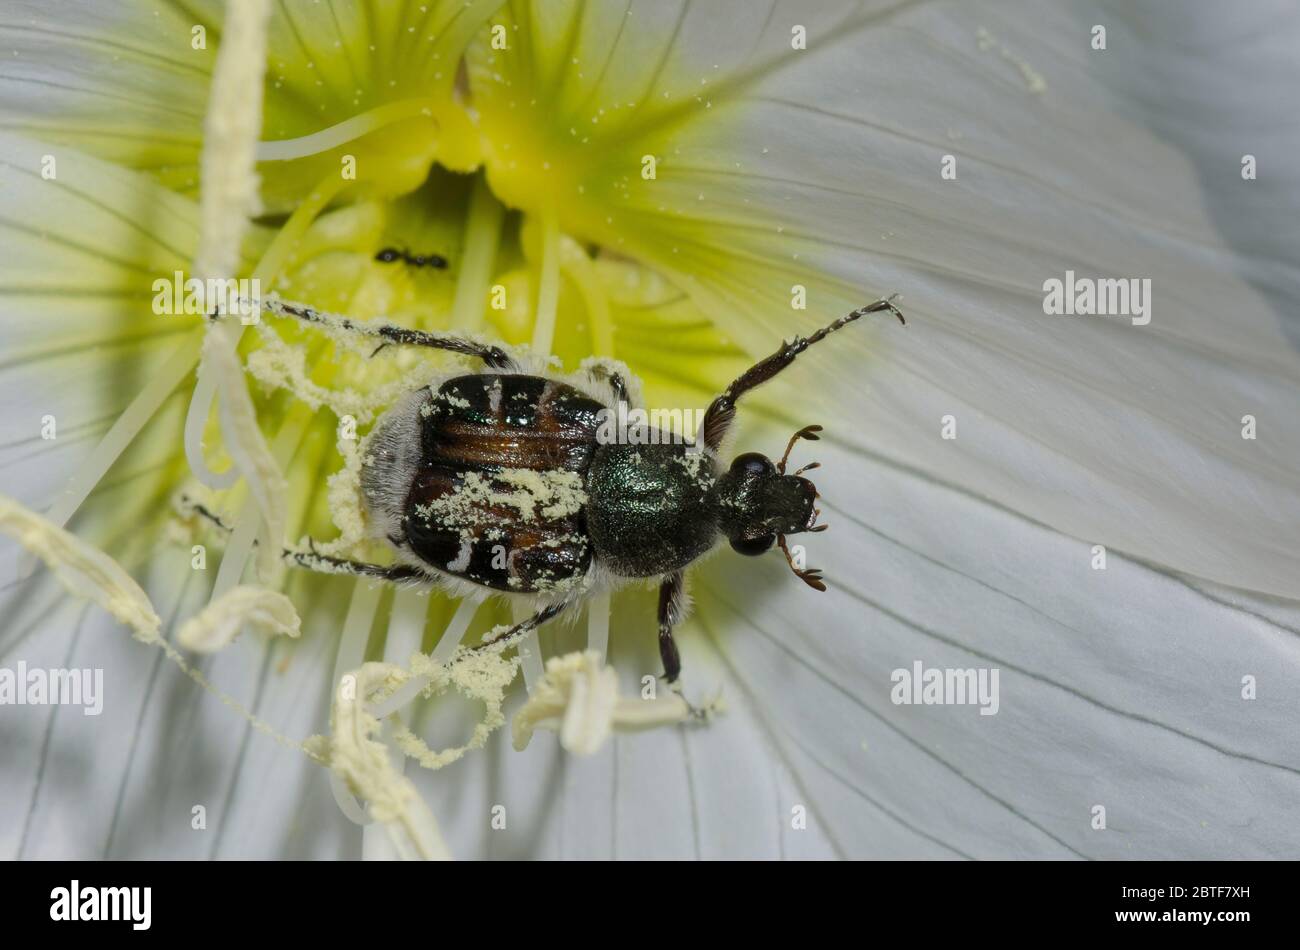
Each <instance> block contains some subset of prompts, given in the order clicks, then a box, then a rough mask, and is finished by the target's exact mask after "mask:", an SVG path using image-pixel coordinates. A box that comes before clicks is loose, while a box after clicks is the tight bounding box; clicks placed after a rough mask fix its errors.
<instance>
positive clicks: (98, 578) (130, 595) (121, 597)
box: [0, 495, 324, 762]
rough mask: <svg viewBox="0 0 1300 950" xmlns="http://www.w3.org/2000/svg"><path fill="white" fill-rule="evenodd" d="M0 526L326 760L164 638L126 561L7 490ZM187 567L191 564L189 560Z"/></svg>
mask: <svg viewBox="0 0 1300 950" xmlns="http://www.w3.org/2000/svg"><path fill="white" fill-rule="evenodd" d="M0 532H3V533H5V534H7V535H9V536H10V537H12V538H14V539H15V540H16V541H18V543H19V544H21V545H22V546H23V547H24V548H25V549H26V550H27V551H29V552H31V553H32V554H34V555H36V556H37V557H39V558H40V559H41V560H42V561H44V562H45V564H46V565H47V566H48V567H49V568H50V570H52V571H53V572H54V574H55V576H56V577H57V578H58V579H59V581H60V582H61V583H62V584H63V586H64V587H65V588H67V590H68V592H69V593H70V594H72V595H73V596H74V597H80V598H84V599H86V600H90V601H92V602H94V603H96V604H99V605H100V606H101V607H103V608H104V609H105V610H107V611H108V612H109V613H110V614H111V615H112V616H113V617H114V618H116V619H117V620H118V621H119V622H121V623H123V624H125V625H126V626H128V627H130V628H131V630H132V631H133V633H134V636H135V638H136V639H137V640H139V641H141V642H142V643H147V644H149V645H150V646H155V647H157V648H158V649H160V650H162V651H163V653H164V654H165V655H166V656H167V659H169V660H171V662H172V663H174V664H175V665H176V666H177V667H178V668H179V669H180V670H181V672H183V673H184V674H185V675H186V676H188V677H190V679H192V680H194V682H196V683H198V684H199V686H200V687H202V688H203V689H204V690H206V691H207V692H208V693H211V694H212V695H213V696H215V697H217V699H219V700H221V702H222V703H224V704H225V705H227V706H229V707H230V708H231V709H233V710H235V712H237V713H238V714H239V715H240V716H242V717H243V718H244V719H245V720H247V721H248V723H249V725H251V726H252V727H253V728H254V729H256V730H257V731H258V732H261V733H263V734H264V735H267V736H270V737H271V738H272V739H274V740H275V741H276V742H278V743H279V744H280V745H282V746H284V747H285V748H287V749H296V750H298V751H300V752H305V753H306V754H307V755H308V756H309V757H311V758H312V759H313V760H315V761H317V762H323V761H324V760H323V758H322V757H321V755H320V753H319V752H318V751H317V750H316V749H314V748H312V747H309V746H308V745H307V744H306V743H300V742H295V741H293V740H292V739H290V738H288V737H287V736H285V735H283V734H282V733H280V732H278V731H276V729H275V727H274V726H272V725H271V724H270V723H268V722H266V721H265V720H263V719H261V718H259V717H258V716H256V715H254V714H253V713H252V712H250V711H249V710H248V709H247V708H246V707H245V706H244V705H243V704H242V703H240V702H239V700H237V699H235V698H234V697H233V696H231V695H230V694H228V693H225V692H223V691H221V690H219V689H217V688H216V687H215V686H213V685H212V684H211V683H210V682H208V680H207V677H205V676H204V675H203V674H202V673H201V672H199V671H198V670H196V669H195V668H194V667H192V666H190V664H189V663H188V662H187V661H186V659H185V657H183V656H182V655H181V653H180V651H179V650H177V649H176V648H175V647H174V646H172V645H171V644H170V643H168V642H167V641H166V640H164V639H163V637H162V635H161V633H160V628H161V626H162V621H161V619H160V618H159V617H158V612H157V611H156V610H154V606H153V602H152V601H150V600H149V596H148V595H147V594H146V593H145V592H144V591H143V590H141V589H140V585H138V584H137V583H136V582H135V581H134V580H133V579H132V578H131V575H129V574H127V573H126V571H125V570H123V568H122V566H121V565H119V564H118V563H117V562H116V561H114V560H113V559H112V558H111V557H109V556H108V555H107V554H105V553H104V552H103V551H100V550H99V549H97V548H95V547H92V546H91V545H89V544H87V543H86V542H85V541H82V540H81V539H80V538H78V537H76V536H75V535H72V534H69V533H68V532H67V531H64V530H63V529H62V528H60V527H59V526H57V525H55V524H53V523H51V522H50V521H47V520H46V519H45V518H42V517H41V516H40V515H38V514H36V512H34V511H31V510H30V509H28V508H25V507H23V506H22V505H20V504H18V503H17V502H16V501H14V500H13V499H11V498H7V497H5V496H3V495H0ZM185 570H186V571H188V570H189V567H188V565H187V566H186V567H185Z"/></svg>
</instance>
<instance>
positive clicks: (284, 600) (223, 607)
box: [176, 587, 302, 653]
mask: <svg viewBox="0 0 1300 950" xmlns="http://www.w3.org/2000/svg"><path fill="white" fill-rule="evenodd" d="M245 625H248V626H251V627H253V628H254V629H255V630H259V631H261V632H263V633H266V634H269V635H276V634H283V635H284V636H287V637H291V638H294V639H297V637H298V636H299V634H300V633H301V632H302V621H301V620H300V619H299V618H298V611H296V610H295V609H294V607H293V602H292V601H290V600H289V598H288V597H286V596H284V594H281V593H280V592H279V591H273V590H267V589H266V588H265V587H235V588H232V589H231V590H228V591H226V592H225V593H224V594H222V595H221V596H220V597H219V598H217V599H216V600H214V601H212V602H210V603H209V604H208V605H207V606H206V607H204V608H203V610H202V611H201V612H200V613H198V614H197V615H195V616H193V617H191V618H190V619H189V620H187V621H185V623H184V624H183V625H182V626H181V629H180V631H179V632H178V633H177V634H176V642H177V643H179V644H180V645H181V646H183V647H184V648H185V649H187V650H193V651H195V652H197V653H215V652H217V651H218V650H220V649H221V648H222V647H225V646H227V645H228V644H230V643H231V642H232V641H233V640H234V639H235V638H236V637H238V636H239V634H240V633H241V632H242V631H243V629H244V626H245Z"/></svg>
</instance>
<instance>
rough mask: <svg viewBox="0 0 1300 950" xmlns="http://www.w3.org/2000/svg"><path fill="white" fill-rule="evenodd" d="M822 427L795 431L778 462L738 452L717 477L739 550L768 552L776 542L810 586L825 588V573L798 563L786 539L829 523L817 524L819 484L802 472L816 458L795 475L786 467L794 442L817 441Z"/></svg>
mask: <svg viewBox="0 0 1300 950" xmlns="http://www.w3.org/2000/svg"><path fill="white" fill-rule="evenodd" d="M819 431H821V426H808V427H807V428H805V429H801V430H799V431H798V432H796V433H795V434H794V436H793V437H792V438H791V439H790V444H789V445H788V446H787V447H786V450H785V455H784V456H782V458H781V461H780V462H778V463H776V464H773V463H772V460H771V459H769V458H767V456H765V455H760V454H759V453H757V452H746V453H745V454H743V455H738V456H736V458H735V460H734V461H732V463H731V467H730V468H729V469H728V470H727V472H726V473H725V474H724V475H722V476H721V477H720V478H719V479H718V488H719V526H720V527H721V529H722V531H723V533H724V534H726V536H727V539H728V540H729V541H730V542H731V547H732V549H734V550H735V551H737V552H738V553H740V554H745V555H750V556H754V555H759V554H763V553H765V552H766V551H768V550H769V549H771V547H772V545H773V544H779V545H780V546H781V550H782V551H783V552H784V553H785V556H786V561H787V562H789V564H790V569H791V570H793V571H794V572H795V574H797V575H798V576H799V577H800V579H802V580H803V582H804V583H806V584H808V585H809V586H810V587H815V588H816V589H817V590H825V589H826V585H825V584H824V583H823V582H822V580H821V572H820V571H818V570H815V569H814V570H805V569H802V568H798V567H796V566H795V564H794V560H793V558H792V557H791V554H790V551H789V548H788V547H787V546H786V541H785V536H786V535H788V534H798V533H800V532H803V531H824V530H825V529H826V525H818V524H817V516H818V514H819V511H818V510H817V507H816V501H817V497H818V496H817V487H816V486H815V485H814V484H813V483H812V482H811V481H809V480H808V479H806V478H803V477H802V474H801V473H803V472H806V471H810V470H812V469H814V468H816V467H817V463H815V462H814V463H813V464H811V465H806V466H804V467H803V468H801V469H799V471H798V472H795V473H794V474H792V475H787V474H786V472H785V463H786V459H788V458H789V457H790V449H791V448H793V447H794V444H795V442H797V441H799V440H800V439H813V440H815V439H816V438H817V432H819Z"/></svg>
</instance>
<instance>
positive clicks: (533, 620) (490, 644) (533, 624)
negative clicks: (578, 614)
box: [465, 600, 569, 655]
mask: <svg viewBox="0 0 1300 950" xmlns="http://www.w3.org/2000/svg"><path fill="white" fill-rule="evenodd" d="M568 606H569V601H567V600H561V601H557V602H556V603H553V604H547V605H546V606H545V607H543V608H542V609H541V610H539V611H537V613H535V614H533V615H532V616H531V617H526V618H524V619H523V620H521V621H519V623H517V624H515V625H514V626H513V627H511V628H510V629H508V630H506V631H505V632H504V633H502V634H501V635H500V636H498V637H493V638H492V639H491V640H487V641H485V642H483V643H480V644H479V645H478V646H474V647H470V648H468V649H467V650H466V651H465V654H466V655H470V654H476V653H488V652H492V653H501V652H502V651H503V650H508V649H510V647H512V646H514V645H515V644H516V643H518V642H519V641H520V640H522V639H523V638H524V637H526V636H528V634H530V633H532V632H533V631H534V630H536V629H537V628H538V627H540V626H541V625H542V624H544V623H546V622H547V621H548V620H552V619H554V618H555V617H557V616H558V615H559V614H560V613H562V612H563V611H564V610H565V608H567V607H568Z"/></svg>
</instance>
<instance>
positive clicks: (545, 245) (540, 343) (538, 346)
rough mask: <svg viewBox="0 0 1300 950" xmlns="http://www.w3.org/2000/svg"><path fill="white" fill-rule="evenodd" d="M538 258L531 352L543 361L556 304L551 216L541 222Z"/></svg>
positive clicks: (555, 238) (555, 228)
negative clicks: (540, 244)
mask: <svg viewBox="0 0 1300 950" xmlns="http://www.w3.org/2000/svg"><path fill="white" fill-rule="evenodd" d="M541 225H542V258H541V261H540V262H539V263H538V265H537V269H536V271H535V280H536V283H537V309H536V311H535V314H534V318H535V319H534V323H533V352H534V353H535V354H537V356H538V357H540V358H542V359H545V358H546V357H547V356H549V355H550V353H551V349H552V348H553V346H554V344H555V312H556V309H557V308H558V306H559V302H560V226H559V222H558V220H557V219H556V216H555V213H554V212H550V211H548V212H546V213H545V214H544V215H543V216H542V219H541Z"/></svg>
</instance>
